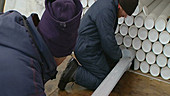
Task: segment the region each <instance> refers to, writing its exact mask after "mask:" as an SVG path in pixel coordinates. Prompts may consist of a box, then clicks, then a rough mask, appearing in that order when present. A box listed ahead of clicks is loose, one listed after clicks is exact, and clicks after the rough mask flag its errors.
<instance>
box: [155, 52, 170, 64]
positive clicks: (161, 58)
mask: <svg viewBox="0 0 170 96" xmlns="http://www.w3.org/2000/svg"><path fill="white" fill-rule="evenodd" d="M167 62H168V59H167V58H166V57H165V55H164V54H159V55H158V56H157V58H156V63H157V64H158V66H159V67H165V66H166V64H167Z"/></svg>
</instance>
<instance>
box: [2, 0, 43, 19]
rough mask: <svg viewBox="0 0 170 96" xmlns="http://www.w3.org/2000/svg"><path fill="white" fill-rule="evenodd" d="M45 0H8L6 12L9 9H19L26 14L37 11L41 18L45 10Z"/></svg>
mask: <svg viewBox="0 0 170 96" xmlns="http://www.w3.org/2000/svg"><path fill="white" fill-rule="evenodd" d="M44 3H45V0H6V3H5V7H4V12H6V11H8V10H17V11H19V12H20V13H22V14H23V15H25V16H27V17H28V16H30V14H31V13H37V14H38V15H39V17H40V18H41V16H42V14H43V12H44V10H45V5H44Z"/></svg>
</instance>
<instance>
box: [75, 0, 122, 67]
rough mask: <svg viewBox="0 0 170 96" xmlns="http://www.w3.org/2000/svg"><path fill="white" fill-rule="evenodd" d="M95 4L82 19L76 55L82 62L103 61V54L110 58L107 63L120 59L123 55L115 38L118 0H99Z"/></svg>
mask: <svg viewBox="0 0 170 96" xmlns="http://www.w3.org/2000/svg"><path fill="white" fill-rule="evenodd" d="M115 2H116V3H115ZM95 4H96V5H95ZM95 4H94V5H95V6H92V7H91V8H89V10H88V11H87V13H86V14H85V16H84V17H83V19H82V20H81V23H80V27H79V30H78V32H79V33H78V39H77V43H76V47H75V55H76V57H77V59H78V60H79V62H80V63H81V64H84V63H91V64H93V63H94V64H95V63H96V62H98V61H100V62H102V58H101V56H103V55H104V56H106V58H107V59H109V60H108V62H106V63H109V61H110V60H111V61H118V60H119V59H120V58H121V56H122V53H121V50H120V48H119V46H118V45H117V42H116V39H115V30H116V27H117V21H118V17H117V12H118V1H117V0H97V2H96V3H95ZM94 7H95V8H94Z"/></svg>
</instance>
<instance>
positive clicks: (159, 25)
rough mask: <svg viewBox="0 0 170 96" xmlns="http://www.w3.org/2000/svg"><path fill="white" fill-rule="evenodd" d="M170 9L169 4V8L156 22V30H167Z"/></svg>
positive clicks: (169, 5)
mask: <svg viewBox="0 0 170 96" xmlns="http://www.w3.org/2000/svg"><path fill="white" fill-rule="evenodd" d="M169 9H170V3H169V4H168V6H167V7H166V8H165V9H164V10H163V12H162V13H161V15H160V16H159V17H158V18H157V20H156V21H155V29H156V30H158V31H163V30H164V29H165V28H166V24H167V18H168V16H170V11H169Z"/></svg>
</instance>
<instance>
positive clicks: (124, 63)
mask: <svg viewBox="0 0 170 96" xmlns="http://www.w3.org/2000/svg"><path fill="white" fill-rule="evenodd" d="M130 52H131V58H128V57H123V58H121V59H120V60H119V62H118V63H117V64H116V66H115V67H114V68H113V69H112V71H111V72H110V73H109V74H108V75H107V77H106V78H105V79H104V80H103V81H102V83H101V84H100V85H99V87H98V88H97V89H96V90H95V91H94V93H93V94H92V96H108V95H109V94H110V92H111V91H112V89H113V88H114V87H115V85H116V84H117V82H118V81H119V79H120V78H121V77H122V75H123V74H124V72H125V71H127V70H128V69H129V67H130V66H131V61H132V60H133V58H134V57H135V53H134V52H135V51H134V52H132V50H131V51H130Z"/></svg>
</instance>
